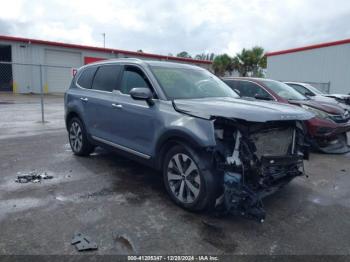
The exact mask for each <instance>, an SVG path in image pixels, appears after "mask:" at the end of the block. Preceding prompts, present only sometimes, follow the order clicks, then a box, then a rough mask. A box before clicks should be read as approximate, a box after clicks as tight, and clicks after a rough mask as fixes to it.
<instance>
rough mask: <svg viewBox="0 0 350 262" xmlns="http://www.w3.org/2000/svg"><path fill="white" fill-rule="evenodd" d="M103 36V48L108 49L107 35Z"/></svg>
mask: <svg viewBox="0 0 350 262" xmlns="http://www.w3.org/2000/svg"><path fill="white" fill-rule="evenodd" d="M102 36H103V48H106V33H102Z"/></svg>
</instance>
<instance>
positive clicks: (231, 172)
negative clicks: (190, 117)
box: [214, 117, 308, 222]
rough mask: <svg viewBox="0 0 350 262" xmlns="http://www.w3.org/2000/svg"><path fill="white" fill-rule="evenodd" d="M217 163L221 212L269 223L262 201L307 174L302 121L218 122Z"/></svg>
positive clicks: (226, 120) (219, 120)
mask: <svg viewBox="0 0 350 262" xmlns="http://www.w3.org/2000/svg"><path fill="white" fill-rule="evenodd" d="M214 128H215V137H216V142H217V146H216V148H215V150H214V153H215V154H214V155H215V162H216V163H217V168H218V170H219V171H220V173H221V174H223V176H222V177H223V194H222V195H221V197H219V198H218V199H217V206H221V207H224V209H225V210H226V211H228V212H230V213H234V214H240V215H243V216H245V217H249V218H253V219H256V220H258V221H261V222H262V221H264V219H265V210H264V208H263V204H262V199H263V198H264V197H265V196H267V195H270V194H272V193H274V192H275V191H277V190H278V189H280V188H281V187H283V186H284V185H286V184H287V183H289V182H290V181H291V180H292V179H293V178H295V177H297V176H301V175H303V174H304V165H303V159H305V158H308V146H307V145H306V144H305V142H304V138H305V127H304V124H303V122H301V121H270V122H265V123H258V122H247V121H242V120H233V119H227V118H222V117H219V118H215V120H214Z"/></svg>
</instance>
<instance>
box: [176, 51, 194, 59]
mask: <svg viewBox="0 0 350 262" xmlns="http://www.w3.org/2000/svg"><path fill="white" fill-rule="evenodd" d="M176 56H177V57H183V58H192V57H191V55H190V54H189V53H187V52H186V51H182V52H180V53H178V54H177V55H176Z"/></svg>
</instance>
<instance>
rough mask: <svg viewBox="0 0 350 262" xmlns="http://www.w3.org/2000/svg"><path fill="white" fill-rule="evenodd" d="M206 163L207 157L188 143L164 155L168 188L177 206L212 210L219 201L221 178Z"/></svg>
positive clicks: (165, 178) (197, 209) (164, 172)
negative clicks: (219, 180) (216, 201)
mask: <svg viewBox="0 0 350 262" xmlns="http://www.w3.org/2000/svg"><path fill="white" fill-rule="evenodd" d="M178 165H180V166H181V169H182V171H180V170H179V169H178V168H177V166H178ZM202 166H205V162H204V159H203V158H201V157H200V155H199V154H197V153H196V152H195V151H194V150H192V149H191V148H189V147H187V146H184V145H176V146H174V147H172V148H171V149H170V150H169V151H168V152H167V154H166V156H165V158H164V162H163V180H164V184H165V188H166V190H167V192H168V194H169V196H170V198H171V199H172V200H173V201H174V202H175V203H176V204H177V205H179V206H181V207H182V208H185V209H187V210H190V211H203V210H209V209H211V208H213V207H214V204H215V198H216V192H217V179H216V178H215V176H214V174H213V172H212V171H211V170H210V169H208V168H205V169H203V168H202V169H201V168H200V167H202ZM181 188H182V189H181ZM181 190H182V191H181ZM181 192H182V194H181Z"/></svg>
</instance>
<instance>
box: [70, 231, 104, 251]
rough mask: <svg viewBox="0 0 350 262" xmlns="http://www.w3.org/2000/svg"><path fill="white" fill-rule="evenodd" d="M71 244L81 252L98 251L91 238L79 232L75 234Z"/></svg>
mask: <svg viewBox="0 0 350 262" xmlns="http://www.w3.org/2000/svg"><path fill="white" fill-rule="evenodd" d="M71 244H72V245H74V246H75V248H76V249H77V250H78V251H79V252H80V251H87V250H97V249H98V246H97V244H96V243H95V242H93V241H92V240H91V238H90V237H89V236H87V235H84V234H82V233H79V232H78V233H75V234H74V236H73V239H72V242H71Z"/></svg>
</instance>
